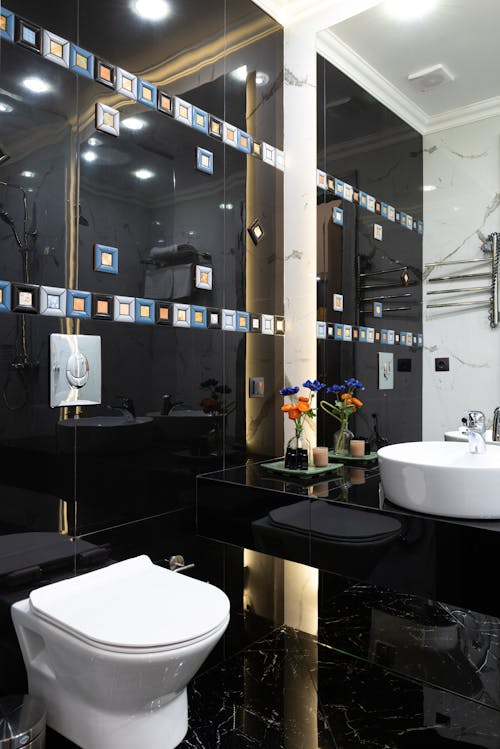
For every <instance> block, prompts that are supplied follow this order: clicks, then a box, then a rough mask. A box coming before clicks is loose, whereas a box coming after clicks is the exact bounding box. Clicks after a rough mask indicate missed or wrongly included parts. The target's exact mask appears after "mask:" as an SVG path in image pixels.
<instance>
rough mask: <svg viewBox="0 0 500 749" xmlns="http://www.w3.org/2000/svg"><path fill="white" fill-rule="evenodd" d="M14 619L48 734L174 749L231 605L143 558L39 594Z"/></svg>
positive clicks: (129, 748) (114, 745)
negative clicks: (189, 690) (191, 693)
mask: <svg viewBox="0 0 500 749" xmlns="http://www.w3.org/2000/svg"><path fill="white" fill-rule="evenodd" d="M12 618H13V621H14V626H15V629H16V633H17V636H18V640H19V643H20V645H21V650H22V653H23V658H24V662H25V665H26V670H27V673H28V683H29V691H30V694H32V695H34V696H37V697H40V698H42V699H43V700H44V701H45V703H46V705H47V723H48V725H49V726H50V727H52V728H54V729H55V730H56V731H58V732H59V733H61V734H62V735H63V736H65V737H66V738H68V739H70V740H71V741H74V742H75V743H76V744H78V745H79V746H81V747H82V749H103V747H106V749H137V747H140V746H147V747H148V749H173V748H174V747H176V746H177V745H178V744H179V743H180V741H182V739H183V737H184V735H185V733H186V731H187V725H188V722H187V694H186V687H187V684H188V682H189V681H190V680H191V679H192V678H193V676H194V675H195V673H196V672H197V671H198V669H199V668H200V666H201V664H202V663H203V661H204V660H205V659H206V657H207V656H208V654H209V653H210V651H211V650H212V649H213V648H214V646H215V645H216V643H217V642H218V640H219V639H220V638H221V636H222V635H223V633H224V631H225V629H226V627H227V624H228V621H229V600H228V598H227V596H226V595H225V593H223V592H222V591H221V590H219V589H218V588H216V587H214V586H212V585H210V584H208V583H203V582H200V581H198V580H195V579H193V578H190V577H186V576H184V575H182V574H179V573H176V572H171V571H170V570H167V569H165V568H163V567H160V566H158V565H155V564H153V563H152V562H151V560H150V559H149V558H148V557H147V556H139V557H136V558H134V559H128V560H126V561H124V562H118V563H116V564H113V565H110V566H108V567H105V568H103V569H100V570H96V571H94V572H89V573H87V574H85V575H81V576H79V577H73V578H71V579H68V580H63V581H61V582H58V583H55V584H53V585H47V586H45V587H43V588H39V589H37V590H34V591H32V593H31V595H30V597H29V598H27V599H24V600H23V601H20V602H18V603H15V604H14V605H13V606H12Z"/></svg>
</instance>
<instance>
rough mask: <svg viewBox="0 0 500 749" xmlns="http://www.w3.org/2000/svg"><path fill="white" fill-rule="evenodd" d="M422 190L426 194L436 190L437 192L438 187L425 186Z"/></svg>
mask: <svg viewBox="0 0 500 749" xmlns="http://www.w3.org/2000/svg"><path fill="white" fill-rule="evenodd" d="M422 190H423V191H424V192H434V190H437V187H436V185H424V186H423V187H422Z"/></svg>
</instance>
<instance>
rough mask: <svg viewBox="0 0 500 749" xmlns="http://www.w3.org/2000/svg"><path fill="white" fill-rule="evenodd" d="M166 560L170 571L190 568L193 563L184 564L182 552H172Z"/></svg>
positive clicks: (181, 570) (182, 570)
mask: <svg viewBox="0 0 500 749" xmlns="http://www.w3.org/2000/svg"><path fill="white" fill-rule="evenodd" d="M165 561H168V566H169V568H170V569H171V570H172V572H184V571H185V570H192V569H193V567H194V564H186V563H185V561H184V557H183V556H182V554H174V555H173V556H171V557H170V559H168V560H165Z"/></svg>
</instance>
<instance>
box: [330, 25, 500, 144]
mask: <svg viewBox="0 0 500 749" xmlns="http://www.w3.org/2000/svg"><path fill="white" fill-rule="evenodd" d="M316 46H317V50H318V52H319V54H320V55H322V56H323V57H325V58H326V59H327V60H328V61H329V62H331V63H332V65H335V67H337V68H338V69H339V70H341V71H342V72H343V73H345V74H346V75H347V76H349V78H351V79H352V80H353V81H355V83H357V84H358V85H359V86H361V88H363V89H364V90H365V91H368V93H369V94H371V95H372V96H374V97H375V98H376V99H378V101H380V102H381V103H382V104H384V105H385V106H386V107H387V108H388V109H390V110H391V111H392V112H394V114H397V115H398V117H401V119H402V120H404V121H405V122H407V123H408V125H411V127H413V128H415V130H417V131H418V132H419V133H420V134H421V135H429V134H430V133H435V132H438V131H440V130H448V129H449V128H452V127H459V126H461V125H467V124H470V123H472V122H477V121H478V120H484V119H487V118H488V117H497V116H499V115H500V96H495V97H492V98H491V99H485V100H484V101H479V102H475V103H474V104H468V105H466V106H464V107H457V108H456V109H451V110H448V111H447V112H442V113H441V114H436V115H428V114H426V112H424V110H423V109H421V108H420V107H419V106H418V105H417V104H415V102H414V101H412V100H411V99H410V98H409V97H408V96H406V95H405V94H403V93H402V92H401V91H400V90H399V89H398V88H397V86H394V85H393V84H392V83H391V82H390V81H388V80H387V78H385V77H384V76H383V75H381V74H380V73H379V72H377V70H376V69H375V68H373V67H372V66H371V65H369V63H367V62H366V60H364V59H363V58H362V57H361V56H360V55H358V53H357V52H355V51H354V50H353V49H352V47H349V46H348V45H347V44H346V43H345V42H343V41H342V40H341V39H339V37H338V36H336V35H335V34H334V33H333V32H332V31H331V30H330V29H327V30H325V31H322V32H320V33H319V34H318V36H317V45H316Z"/></svg>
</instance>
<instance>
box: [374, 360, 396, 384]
mask: <svg viewBox="0 0 500 749" xmlns="http://www.w3.org/2000/svg"><path fill="white" fill-rule="evenodd" d="M378 389H379V390H394V354H386V353H382V352H381V351H380V352H379V355H378Z"/></svg>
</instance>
